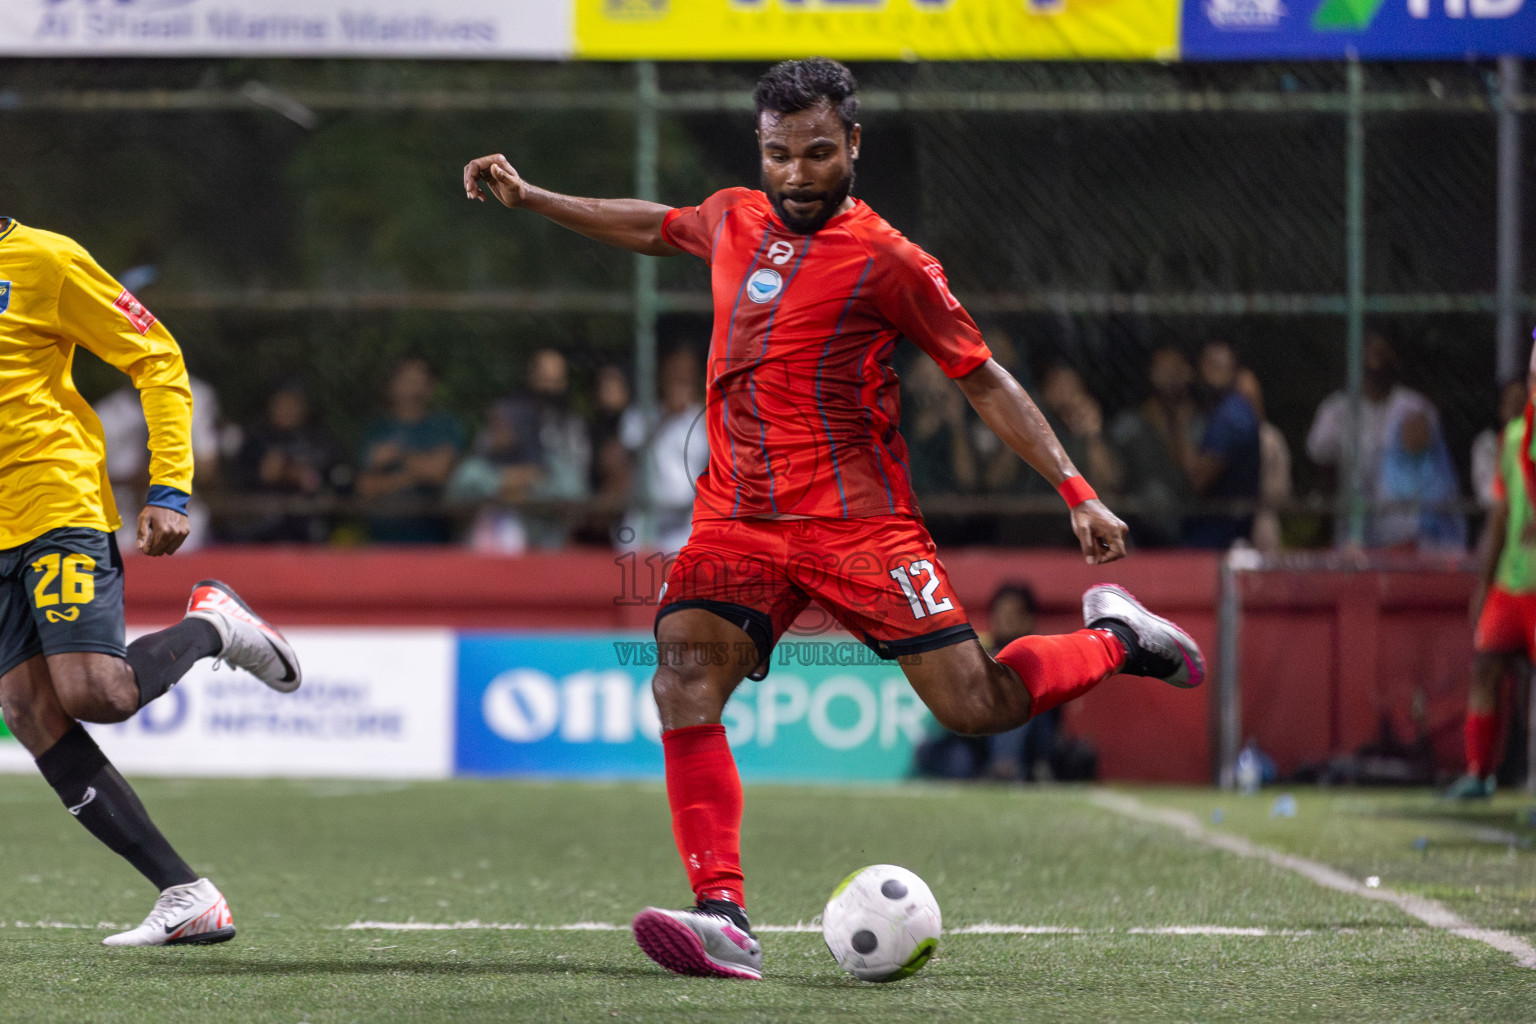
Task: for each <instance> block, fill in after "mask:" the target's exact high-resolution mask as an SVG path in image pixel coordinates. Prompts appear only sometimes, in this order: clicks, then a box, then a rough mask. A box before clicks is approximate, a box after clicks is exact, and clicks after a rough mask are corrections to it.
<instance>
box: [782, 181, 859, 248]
mask: <svg viewBox="0 0 1536 1024" xmlns="http://www.w3.org/2000/svg"><path fill="white" fill-rule="evenodd" d="M763 191H764V192H766V193H768V201H769V202H771V203H772V204H773V212H774V213H777V214H778V215H779V220H781V221H783V222H784V226H785V227H787V228H789V230H791V231H793V232H795V233H796V234H798V235H814V234H815V233H816V232H818V231H820V230H821V229H822V228H824V227H826V226H827V221H829V220H831V219H832V218H833V217H835V216H837V211H838V209H839V208H840V207H841V206H842V205H843V201H844V200H845V199H847V198H848V197H849V196H850V195H852V194H853V168H852V167H850V168H848V174H847V176H846V177H844V178H843V179H842V180H841V181H839V182H838V183H837V184H836V185H834V186H832V187H831V188H830V189H827V190H826V191H825V192H807V191H803V190H795V191H785V192H775V191H774V190H773V187H772V186H771V185H769V184H768V178H767V176H766V175H764V176H763ZM785 199H793V200H795V201H796V202H801V203H808V202H811V201H813V200H817V199H819V200H821V208H820V209H819V210H817V211H816V214H815V216H812V217H797V216H795V215H794V214H792V213H790V212H789V211H788V210H786V209H785V208H784V200H785Z"/></svg>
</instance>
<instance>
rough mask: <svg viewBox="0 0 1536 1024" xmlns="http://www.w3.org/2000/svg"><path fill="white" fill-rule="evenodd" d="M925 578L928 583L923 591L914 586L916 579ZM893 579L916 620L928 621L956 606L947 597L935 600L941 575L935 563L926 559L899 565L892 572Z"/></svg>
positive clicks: (924, 585)
mask: <svg viewBox="0 0 1536 1024" xmlns="http://www.w3.org/2000/svg"><path fill="white" fill-rule="evenodd" d="M924 577H927V579H928V582H926V583H924V584H923V588H922V589H921V590H918V589H917V588H916V587H914V586H913V585H912V581H913V580H914V579H922V578H924ZM891 579H893V580H895V581H896V582H897V583H898V584H900V586H901V592H902V594H904V595H905V596H906V598H907V604H908V605H909V606H910V607H911V608H912V617H913V618H914V619H926V618H927V617H928V616H929V615H938V614H939V613H940V612H947V611H949V610H950V609H951V608H953V607H954V606H955V604H954V602H953V601H951V600H950V599H949V598H947V597H945V598H940V599H939V600H937V601H936V600H934V596H933V594H934V591H935V590H938V589H939V574H938V573H936V572H934V570H933V563H932V562H930V561H928V559H926V558H919V559H918V560H917V561H915V562H913V563H911V564H910V565H898V566H897V567H896V568H894V569H892V570H891Z"/></svg>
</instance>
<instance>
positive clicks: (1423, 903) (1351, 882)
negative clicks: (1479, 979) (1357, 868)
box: [1088, 790, 1536, 968]
mask: <svg viewBox="0 0 1536 1024" xmlns="http://www.w3.org/2000/svg"><path fill="white" fill-rule="evenodd" d="M1088 799H1089V801H1090V802H1091V803H1093V804H1095V805H1096V806H1098V807H1102V808H1104V809H1105V810H1108V811H1112V812H1114V813H1116V814H1119V815H1122V816H1124V817H1127V818H1134V819H1136V820H1137V821H1145V822H1149V823H1151V824H1154V825H1163V826H1165V827H1167V828H1171V829H1174V830H1175V831H1178V832H1181V833H1183V834H1184V836H1185V837H1187V838H1189V839H1192V840H1194V841H1195V842H1197V843H1202V844H1204V845H1206V846H1210V847H1214V848H1216V849H1218V850H1225V851H1226V852H1228V853H1233V854H1236V855H1237V856H1239V857H1251V858H1254V859H1257V860H1263V861H1268V862H1269V863H1270V864H1273V865H1274V866H1275V867H1277V868H1284V869H1285V870H1287V871H1293V872H1295V873H1296V874H1298V875H1301V876H1302V877H1303V878H1306V879H1308V880H1309V881H1311V882H1313V883H1315V884H1317V885H1320V886H1322V887H1323V888H1325V889H1335V890H1337V891H1339V892H1346V893H1349V894H1350V895H1351V896H1359V897H1361V898H1363V899H1368V900H1377V901H1379V902H1382V903H1390V904H1392V905H1393V906H1395V907H1397V908H1398V909H1399V910H1401V911H1402V912H1403V913H1405V914H1408V915H1409V916H1410V917H1416V918H1418V919H1419V920H1420V921H1423V922H1424V923H1425V924H1427V925H1429V926H1430V927H1431V928H1438V929H1440V930H1441V931H1445V932H1450V933H1451V934H1452V935H1459V936H1461V937H1462V938H1464V939H1471V940H1473V941H1474V942H1482V943H1485V944H1487V945H1489V946H1492V947H1493V948H1494V949H1497V950H1499V951H1500V952H1503V953H1508V954H1509V955H1510V956H1512V957H1514V958H1515V963H1517V964H1518V965H1519V966H1521V967H1527V968H1536V947H1532V946H1531V944H1530V943H1529V942H1526V941H1525V940H1524V939H1522V938H1520V937H1519V936H1515V935H1511V934H1509V933H1508V932H1501V931H1497V930H1495V929H1492V928H1478V927H1477V926H1476V925H1473V924H1472V923H1471V922H1469V921H1467V920H1465V919H1463V918H1462V917H1460V916H1459V915H1457V914H1456V913H1454V912H1452V911H1451V909H1450V908H1449V907H1447V906H1445V904H1443V903H1440V902H1439V901H1438V900H1432V899H1429V898H1428V897H1425V896H1415V895H1413V894H1411V893H1400V892H1394V891H1393V890H1391V889H1384V888H1382V889H1371V888H1369V887H1367V886H1366V885H1365V883H1363V882H1357V881H1355V879H1353V878H1350V877H1349V876H1348V875H1346V874H1344V873H1343V872H1341V871H1337V870H1335V869H1334V868H1331V867H1329V866H1328V865H1327V864H1323V863H1320V862H1319V861H1315V860H1308V859H1307V858H1305V857H1297V856H1294V855H1292V854H1289V853H1281V852H1280V851H1279V850H1271V849H1270V848H1269V847H1267V846H1260V845H1259V844H1257V843H1254V842H1250V841H1249V840H1247V839H1244V838H1243V837H1241V836H1234V835H1228V834H1226V833H1222V832H1212V831H1211V830H1210V829H1207V828H1206V827H1205V826H1204V824H1202V823H1201V821H1200V819H1199V818H1197V817H1195V816H1194V815H1193V814H1191V813H1189V812H1188V811H1177V810H1173V809H1171V808H1167V807H1149V806H1147V805H1146V804H1144V803H1142V802H1141V801H1140V800H1137V799H1135V798H1134V797H1129V796H1125V795H1123V794H1120V793H1107V792H1104V791H1102V790H1100V791H1096V792H1094V793H1092V794H1091V795H1090V796H1089V798H1088Z"/></svg>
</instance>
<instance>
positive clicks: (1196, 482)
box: [1179, 341, 1260, 550]
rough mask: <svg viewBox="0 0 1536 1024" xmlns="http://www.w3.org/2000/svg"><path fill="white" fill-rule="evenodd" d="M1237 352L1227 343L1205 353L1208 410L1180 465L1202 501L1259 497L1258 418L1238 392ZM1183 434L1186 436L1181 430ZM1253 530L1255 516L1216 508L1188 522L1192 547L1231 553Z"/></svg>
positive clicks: (1254, 499)
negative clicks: (1201, 429)
mask: <svg viewBox="0 0 1536 1024" xmlns="http://www.w3.org/2000/svg"><path fill="white" fill-rule="evenodd" d="M1237 370H1238V364H1237V354H1236V353H1235V352H1233V351H1232V346H1231V345H1229V344H1227V343H1226V342H1224V341H1213V342H1210V343H1209V344H1207V345H1206V346H1205V348H1204V349H1203V350H1202V351H1201V353H1200V392H1201V397H1202V399H1203V403H1202V404H1203V405H1204V406H1205V408H1206V410H1207V412H1206V423H1205V430H1204V432H1203V433H1202V434H1201V436H1200V443H1199V445H1198V447H1191V446H1189V445H1188V444H1187V442H1186V443H1184V447H1183V451H1182V452H1181V453H1180V454H1181V458H1180V462H1181V463H1182V465H1183V467H1184V473H1185V475H1186V476H1188V477H1189V485H1190V489H1191V490H1192V491H1194V493H1195V496H1196V497H1197V499H1199V500H1200V501H1202V502H1205V503H1209V504H1212V505H1217V504H1220V503H1222V502H1227V503H1239V502H1246V503H1253V502H1257V501H1258V498H1259V481H1260V443H1259V417H1258V414H1257V413H1256V412H1255V411H1254V408H1253V406H1252V405H1251V404H1249V402H1248V399H1246V398H1244V397H1243V395H1242V394H1241V393H1240V392H1239V391H1238V390H1237V388H1236V383H1237ZM1179 433H1181V434H1182V432H1179ZM1252 531H1253V512H1252V511H1251V507H1250V509H1248V510H1241V511H1240V510H1233V511H1223V510H1220V509H1212V510H1211V511H1209V512H1204V513H1202V514H1200V515H1192V516H1189V517H1188V518H1186V519H1185V520H1184V527H1183V531H1182V533H1183V536H1182V540H1183V542H1184V544H1185V545H1187V546H1189V547H1198V548H1217V549H1223V550H1224V549H1226V548H1229V547H1231V546H1232V544H1233V543H1234V542H1236V541H1238V540H1241V539H1245V538H1247V537H1248V535H1249V534H1250V533H1251V532H1252Z"/></svg>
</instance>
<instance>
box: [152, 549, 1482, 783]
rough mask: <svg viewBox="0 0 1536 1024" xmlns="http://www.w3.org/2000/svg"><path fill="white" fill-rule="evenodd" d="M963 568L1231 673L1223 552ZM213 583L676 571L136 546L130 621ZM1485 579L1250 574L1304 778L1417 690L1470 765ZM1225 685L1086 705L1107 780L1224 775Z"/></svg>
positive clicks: (1148, 689)
mask: <svg viewBox="0 0 1536 1024" xmlns="http://www.w3.org/2000/svg"><path fill="white" fill-rule="evenodd" d="M944 562H945V565H946V567H947V568H948V570H949V575H950V579H951V581H952V582H953V585H954V588H955V590H956V592H957V595H958V596H959V598H960V600H961V601H962V602H964V603H965V605H966V606H967V607H968V608H969V609H970V611H971V621H972V622H974V623H975V624H976V626H977V628H978V629H984V628H985V625H986V621H985V619H986V602H987V598H988V597H989V596H990V594H991V593H992V591H993V590H994V589H995V588H996V587H997V586H998V585H1000V584H1002V583H1004V582H1009V581H1023V582H1027V583H1029V584H1030V585H1031V586H1032V587H1033V588H1034V590H1035V593H1036V594H1037V595H1038V597H1039V599H1040V604H1041V612H1042V614H1041V630H1042V632H1048V633H1049V632H1065V631H1068V630H1071V629H1074V628H1077V627H1079V626H1081V624H1082V618H1081V605H1080V600H1081V595H1082V592H1083V590H1084V588H1086V587H1087V586H1088V585H1089V584H1091V583H1095V582H1101V581H1104V582H1115V583H1120V584H1122V585H1124V586H1126V587H1127V588H1129V589H1130V590H1131V591H1132V592H1133V593H1135V594H1136V595H1137V597H1139V598H1140V599H1141V600H1142V601H1143V602H1145V603H1146V604H1147V605H1148V606H1149V607H1151V608H1152V609H1153V610H1155V611H1157V612H1158V613H1159V614H1162V615H1165V616H1167V617H1169V618H1172V619H1175V620H1177V621H1178V622H1179V623H1180V624H1181V625H1183V626H1184V627H1185V628H1186V629H1188V630H1189V632H1190V633H1191V634H1193V635H1194V637H1195V639H1196V640H1197V641H1199V643H1200V644H1201V646H1202V647H1203V649H1204V650H1205V652H1206V656H1207V660H1208V663H1209V666H1210V668H1211V670H1212V673H1213V675H1214V671H1215V669H1216V664H1215V662H1216V604H1217V576H1218V573H1217V558H1216V556H1215V555H1212V554H1205V553H1182V552H1181V553H1171V554H1161V553H1140V554H1137V555H1134V556H1133V557H1132V558H1130V559H1128V560H1126V561H1125V562H1121V563H1117V564H1115V565H1112V566H1108V567H1104V568H1094V567H1092V566H1088V565H1085V564H1084V562H1083V560H1082V558H1081V557H1080V556H1077V555H1074V554H1071V553H1069V552H1057V551H1033V552H1021V551H998V550H985V549H969V550H965V549H961V550H956V551H952V552H951V553H950V554H949V555H947V556H946V557H945V559H944ZM653 573H654V578H653ZM208 577H213V578H217V579H222V580H225V581H226V582H228V583H230V584H231V585H232V586H234V587H235V588H236V589H238V590H239V591H240V593H241V595H242V596H244V597H245V598H246V599H247V600H249V601H250V602H251V604H252V605H254V606H255V607H257V608H258V609H259V610H260V611H261V612H262V614H264V615H266V616H268V617H269V618H271V619H272V620H273V621H274V622H277V623H278V624H279V625H283V624H288V625H442V626H451V627H457V628H461V629H591V630H611V629H641V630H645V629H649V627H650V623H651V618H652V615H653V613H654V604H653V595H654V594H655V593H656V590H657V589H658V588H659V586H660V582H661V578H660V574H659V569H658V568H657V567H656V566H654V565H648V564H647V563H646V562H645V561H644V560H640V559H632V558H630V559H628V560H626V559H625V558H622V557H616V556H614V555H612V554H608V553H604V552H572V553H560V554H548V555H528V556H523V557H519V558H503V557H495V556H487V555H479V554H474V553H471V552H467V551H462V550H458V549H396V550H381V549H369V550H360V551H333V550H328V549H319V550H317V549H309V548H217V549H212V550H208V551H203V552H197V553H194V554H190V555H178V556H176V557H174V558H168V559H148V558H143V557H133V558H130V559H129V560H128V568H127V604H128V620H129V622H130V623H133V624H136V625H153V624H158V623H164V622H169V621H172V620H174V619H175V618H177V617H179V615H180V614H181V610H182V608H183V607H184V605H185V602H186V595H187V592H188V589H189V585H190V584H191V583H192V582H193V581H195V580H198V579H203V578H208ZM1471 589H1472V580H1471V578H1470V576H1468V575H1465V574H1460V573H1415V574H1402V573H1398V574H1385V573H1381V574H1378V573H1358V574H1326V573H1305V574H1294V575H1293V574H1286V575H1275V574H1265V575H1262V576H1250V577H1248V578H1247V579H1246V580H1245V584H1244V593H1245V605H1246V607H1245V615H1244V620H1243V630H1242V655H1241V667H1242V683H1243V709H1244V715H1243V718H1244V730H1245V732H1246V733H1247V734H1249V735H1253V736H1256V737H1257V738H1258V740H1259V743H1260V745H1261V746H1262V747H1263V748H1264V749H1265V750H1266V751H1268V752H1269V753H1270V754H1272V755H1273V756H1274V757H1275V758H1276V760H1277V761H1278V762H1279V763H1280V767H1281V770H1282V771H1289V770H1290V769H1293V768H1295V767H1296V766H1297V765H1299V764H1304V763H1307V762H1311V761H1318V760H1322V759H1325V758H1326V757H1327V756H1329V755H1330V754H1331V753H1344V752H1349V751H1352V750H1354V749H1355V748H1356V747H1358V746H1359V745H1360V744H1361V743H1364V742H1366V741H1367V740H1369V739H1371V738H1372V737H1374V736H1375V735H1376V733H1377V731H1378V728H1379V720H1380V718H1381V716H1382V715H1383V714H1386V715H1388V716H1389V717H1390V718H1391V719H1392V720H1393V722H1394V725H1395V727H1396V728H1397V730H1398V733H1399V735H1400V736H1403V737H1404V738H1412V736H1413V735H1414V728H1415V727H1414V724H1413V716H1414V711H1413V708H1414V705H1415V701H1416V700H1417V701H1418V704H1419V706H1420V707H1421V708H1422V709H1423V712H1422V718H1421V720H1422V721H1425V722H1427V724H1428V727H1429V729H1430V730H1431V732H1432V734H1433V735H1434V737H1435V739H1436V749H1437V753H1438V754H1439V757H1440V760H1441V764H1442V765H1443V766H1444V767H1446V768H1448V769H1455V768H1459V756H1460V746H1459V726H1460V720H1461V719H1460V713H1461V704H1462V701H1463V700H1464V699H1465V692H1466V669H1467V666H1468V664H1469V662H1470V657H1471V654H1470V643H1471V633H1470V628H1469V626H1468V625H1467V621H1466V608H1467V599H1468V597H1469V595H1470V593H1471ZM808 614H812V613H808ZM1213 684H1214V679H1213V680H1212V683H1211V684H1208V686H1207V688H1206V689H1203V690H1195V691H1184V690H1175V689H1172V688H1170V687H1167V686H1163V685H1161V684H1158V683H1153V682H1150V681H1148V680H1144V679H1133V678H1125V677H1121V678H1116V679H1112V680H1110V681H1109V682H1107V683H1105V684H1104V685H1102V686H1100V687H1099V688H1097V689H1096V690H1094V691H1093V692H1091V693H1089V694H1088V695H1087V696H1085V697H1084V698H1082V699H1081V700H1079V701H1076V702H1075V703H1073V704H1072V705H1069V706H1068V709H1067V712H1066V716H1067V717H1066V725H1067V728H1068V729H1069V730H1070V731H1072V732H1073V733H1075V734H1077V735H1080V736H1084V737H1086V738H1088V739H1089V740H1091V741H1092V742H1093V743H1094V745H1095V746H1096V747H1097V748H1098V750H1099V755H1100V770H1101V774H1102V775H1103V777H1104V778H1106V779H1127V780H1140V781H1148V782H1153V781H1157V782H1206V781H1209V780H1210V779H1211V778H1212V771H1213V764H1212V750H1213V744H1212V741H1211V735H1212V733H1211V716H1212V704H1211V694H1212V685H1213Z"/></svg>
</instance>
